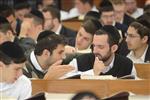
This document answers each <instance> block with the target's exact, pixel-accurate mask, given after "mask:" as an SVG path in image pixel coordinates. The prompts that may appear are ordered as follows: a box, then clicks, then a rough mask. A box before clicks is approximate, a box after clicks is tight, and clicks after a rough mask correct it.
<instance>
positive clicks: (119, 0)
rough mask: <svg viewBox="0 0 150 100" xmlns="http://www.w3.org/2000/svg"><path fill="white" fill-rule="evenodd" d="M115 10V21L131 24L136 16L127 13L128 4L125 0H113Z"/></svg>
mask: <svg viewBox="0 0 150 100" xmlns="http://www.w3.org/2000/svg"><path fill="white" fill-rule="evenodd" d="M111 1H112V4H113V8H114V12H115V21H116V22H118V23H120V24H124V25H127V26H129V25H130V24H131V23H132V22H133V21H135V19H134V18H132V17H131V16H129V15H127V14H126V6H125V1H124V0H111Z"/></svg>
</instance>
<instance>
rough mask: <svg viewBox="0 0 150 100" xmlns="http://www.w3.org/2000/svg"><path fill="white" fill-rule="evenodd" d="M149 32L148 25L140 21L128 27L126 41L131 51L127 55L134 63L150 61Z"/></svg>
mask: <svg viewBox="0 0 150 100" xmlns="http://www.w3.org/2000/svg"><path fill="white" fill-rule="evenodd" d="M149 32H150V30H149V29H148V28H147V27H146V26H144V25H142V24H140V23H138V22H133V23H132V24H130V26H129V28H128V31H127V38H126V42H127V45H128V49H129V50H131V51H130V53H129V54H128V55H127V57H128V58H130V59H131V60H132V61H133V62H134V63H145V62H150V46H149V41H150V34H149Z"/></svg>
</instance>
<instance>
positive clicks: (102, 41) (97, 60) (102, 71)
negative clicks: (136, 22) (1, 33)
mask: <svg viewBox="0 0 150 100" xmlns="http://www.w3.org/2000/svg"><path fill="white" fill-rule="evenodd" d="M110 30H111V31H110ZM118 43H119V33H118V31H117V29H116V28H114V27H113V26H110V25H108V26H104V27H103V28H101V29H100V30H98V31H97V32H96V33H95V35H94V38H93V53H94V54H85V55H81V56H80V57H78V58H77V63H78V70H79V71H87V70H90V69H92V68H93V72H94V75H112V76H114V77H122V76H125V75H134V76H135V75H136V71H135V68H134V66H133V62H132V61H131V60H130V59H128V58H126V57H123V56H120V55H117V54H115V52H116V51H117V49H118Z"/></svg>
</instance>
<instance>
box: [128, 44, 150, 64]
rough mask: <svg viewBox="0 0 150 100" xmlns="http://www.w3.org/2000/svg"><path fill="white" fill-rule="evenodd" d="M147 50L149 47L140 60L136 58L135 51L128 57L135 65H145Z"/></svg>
mask: <svg viewBox="0 0 150 100" xmlns="http://www.w3.org/2000/svg"><path fill="white" fill-rule="evenodd" d="M147 50H148V46H147V47H146V49H145V51H144V53H143V55H142V56H141V57H140V58H136V57H135V55H134V52H133V51H130V53H129V54H128V55H127V57H128V58H130V59H131V60H132V61H133V62H134V63H144V60H145V56H146V52H147Z"/></svg>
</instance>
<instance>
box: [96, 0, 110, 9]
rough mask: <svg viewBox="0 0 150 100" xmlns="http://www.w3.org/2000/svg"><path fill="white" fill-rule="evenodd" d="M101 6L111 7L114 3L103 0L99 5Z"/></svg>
mask: <svg viewBox="0 0 150 100" xmlns="http://www.w3.org/2000/svg"><path fill="white" fill-rule="evenodd" d="M99 6H100V7H110V6H112V3H111V2H110V1H109V0H102V2H101V3H100V5H99Z"/></svg>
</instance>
